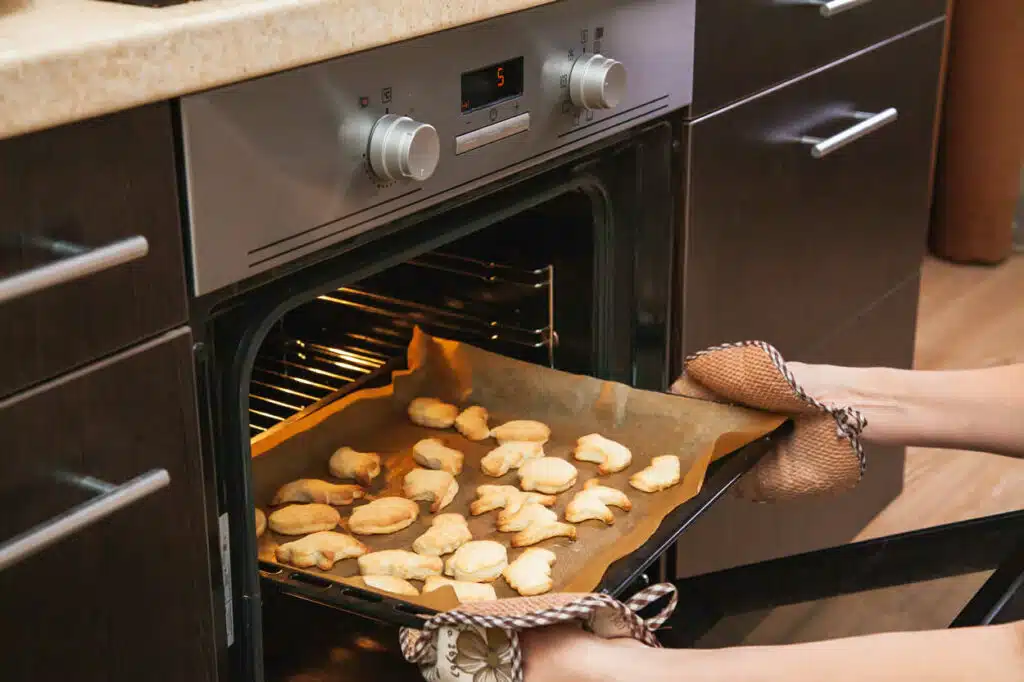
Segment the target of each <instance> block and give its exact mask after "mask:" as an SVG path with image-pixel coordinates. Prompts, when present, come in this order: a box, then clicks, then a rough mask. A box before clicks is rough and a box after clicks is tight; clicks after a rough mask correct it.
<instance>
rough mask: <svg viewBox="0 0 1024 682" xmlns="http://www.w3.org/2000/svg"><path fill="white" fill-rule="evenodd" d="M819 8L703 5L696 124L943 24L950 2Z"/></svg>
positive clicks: (807, 1)
mask: <svg viewBox="0 0 1024 682" xmlns="http://www.w3.org/2000/svg"><path fill="white" fill-rule="evenodd" d="M826 4H828V5H830V6H833V7H836V6H839V5H840V4H842V3H836V2H832V3H825V2H817V1H816V0H701V1H700V2H698V3H697V19H696V21H697V24H696V26H697V38H696V44H695V46H694V85H693V106H692V112H693V116H694V117H696V116H700V115H702V114H705V113H707V112H709V111H711V110H713V109H716V108H718V107H720V106H722V105H724V104H728V103H729V102H733V101H735V100H738V99H741V98H743V97H746V96H748V95H752V94H754V93H756V92H760V91H761V90H764V89H765V88H768V87H770V86H772V85H775V84H777V83H781V82H782V81H785V80H789V79H790V78H795V77H796V76H799V75H800V74H802V73H806V72H807V71H810V70H812V69H815V68H817V67H821V66H824V65H826V64H829V63H831V62H833V61H835V60H837V59H840V58H842V57H845V56H847V55H849V54H851V53H853V52H856V51H857V50H862V49H865V48H868V47H870V46H872V45H874V44H875V43H877V42H879V41H881V40H885V39H887V38H890V37H893V36H896V35H899V34H900V33H903V32H904V31H909V30H911V29H912V28H914V27H915V26H920V25H921V24H923V23H925V22H927V21H929V20H932V19H935V18H936V17H940V16H942V15H943V14H944V13H945V11H946V0H868V1H867V2H862V3H856V2H847V3H846V4H845V6H847V7H849V9H846V10H845V11H841V12H839V13H837V14H834V15H832V16H827V17H826V16H823V12H824V10H823V9H822V7H823V6H824V5H826Z"/></svg>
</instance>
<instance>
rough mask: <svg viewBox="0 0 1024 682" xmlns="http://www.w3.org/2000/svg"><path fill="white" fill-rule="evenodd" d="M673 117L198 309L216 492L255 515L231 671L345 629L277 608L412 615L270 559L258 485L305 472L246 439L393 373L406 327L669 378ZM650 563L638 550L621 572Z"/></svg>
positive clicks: (252, 671)
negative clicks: (300, 631) (306, 629)
mask: <svg viewBox="0 0 1024 682" xmlns="http://www.w3.org/2000/svg"><path fill="white" fill-rule="evenodd" d="M680 135H681V125H680V124H679V123H678V122H677V121H674V120H661V121H657V122H653V123H651V124H649V125H646V126H643V127H642V128H639V129H635V130H632V131H630V132H628V133H626V134H623V135H620V136H618V137H614V138H609V139H608V140H605V141H603V142H601V143H598V144H595V145H593V146H591V147H588V148H586V149H582V150H579V151H577V152H572V153H570V154H567V155H565V156H563V157H560V158H557V159H553V160H551V161H549V162H546V163H544V164H541V165H538V166H537V167H536V168H535V169H533V170H531V171H530V172H528V173H519V174H516V175H514V176H510V177H508V178H506V179H504V180H499V181H496V182H492V183H489V184H487V185H485V186H482V187H480V188H479V189H476V190H473V191H471V192H469V193H467V194H465V195H463V196H461V197H458V198H457V199H453V200H451V201H449V202H447V203H446V204H443V205H440V206H438V207H435V208H433V209H428V210H425V211H423V212H421V213H419V214H416V215H413V216H409V217H408V218H404V219H400V220H397V221H395V222H394V223H390V224H387V225H385V226H383V227H380V228H377V229H375V230H374V231H373V234H372V235H370V234H367V235H364V236H358V237H354V238H353V239H351V240H350V242H348V243H346V244H343V245H340V246H339V247H338V248H336V249H333V250H325V251H324V252H323V253H319V254H316V255H315V256H312V257H310V258H309V259H307V260H306V261H305V262H300V263H296V264H294V265H293V266H289V267H287V268H283V269H281V270H280V271H277V272H274V273H271V274H270V275H269V276H267V277H266V278H265V279H260V278H254V281H253V283H251V284H248V286H246V287H242V288H238V289H236V290H234V291H230V292H226V293H225V294H224V295H223V296H220V297H212V298H210V299H207V300H206V301H204V302H203V306H205V307H202V308H201V309H198V310H197V312H195V313H194V314H195V315H196V316H197V317H198V318H202V319H205V320H207V322H204V323H202V328H203V329H204V334H203V337H201V338H199V339H197V341H198V342H199V343H200V345H206V346H207V347H208V348H209V350H208V352H207V354H206V355H201V356H200V359H199V360H198V362H199V363H200V365H201V366H205V370H203V371H202V372H201V374H202V376H205V377H207V379H205V380H204V381H206V382H208V384H207V386H208V387H207V388H206V389H205V390H206V391H207V393H208V395H209V396H210V398H211V400H212V401H213V404H214V405H215V407H214V410H213V413H212V417H211V428H210V432H209V434H208V438H209V439H210V441H211V443H212V445H211V447H212V449H213V451H214V452H216V453H217V460H216V467H217V472H218V476H217V480H218V490H217V494H218V496H219V498H220V499H221V500H222V504H223V508H226V509H228V510H229V513H230V518H232V519H234V518H242V519H246V522H244V523H239V524H235V523H232V524H230V528H229V530H230V542H229V543H228V550H227V551H229V552H230V564H231V569H230V581H231V591H230V592H226V593H225V598H226V600H227V607H228V609H229V611H230V612H231V613H232V614H233V615H232V616H231V617H232V620H233V631H234V637H235V645H234V646H233V647H230V651H229V655H228V660H227V661H226V665H227V666H228V667H229V668H230V669H231V670H232V671H234V672H233V675H238V676H239V677H240V678H242V679H256V680H260V679H267V680H275V679H296V676H298V677H300V678H301V677H302V676H303V675H304V674H305V673H306V672H309V671H314V670H323V669H324V668H325V666H327V667H332V668H333V669H337V666H335V665H334V664H333V663H332V662H331V661H332V658H331V657H332V656H336V655H340V654H338V651H339V646H342V645H340V644H338V641H339V640H338V638H337V637H330V638H323V637H320V638H314V637H300V636H296V633H295V632H294V631H293V630H292V629H291V628H288V627H277V626H276V625H275V624H279V623H281V619H282V618H286V619H287V621H288V622H295V621H296V620H297V619H299V620H301V619H302V618H308V619H309V620H310V622H312V621H317V622H321V621H323V622H330V623H335V624H338V625H337V627H341V628H342V629H345V630H346V631H347V632H356V631H357V630H362V629H366V628H371V629H373V628H377V630H379V631H380V632H383V633H385V634H384V635H381V637H377V638H376V640H374V641H384V640H387V642H388V644H387V646H391V644H394V642H393V641H392V640H394V639H395V637H394V636H393V635H394V627H395V625H396V624H397V623H401V622H402V621H401V620H400V619H398V620H396V619H395V618H394V617H391V616H394V615H395V614H394V606H393V605H391V606H388V605H387V604H384V605H382V604H381V603H380V602H381V599H380V596H379V595H376V594H375V593H367V592H365V591H362V590H356V589H355V588H349V587H347V586H344V585H342V584H340V583H337V582H335V581H328V580H325V579H324V578H323V577H320V576H317V574H316V571H317V569H309V570H295V569H289V568H287V567H284V566H281V565H278V564H276V563H273V562H270V561H266V558H267V557H266V556H264V557H263V559H264V560H262V561H261V560H260V558H259V557H258V554H259V552H258V548H257V546H256V544H257V543H256V542H255V536H254V533H253V526H252V516H253V506H254V500H255V499H256V495H255V493H254V491H256V490H266V489H268V488H270V489H274V488H276V487H277V486H280V485H283V484H284V483H287V482H288V481H289V480H292V479H293V478H294V477H295V476H292V477H291V478H286V479H285V480H279V479H280V478H281V471H280V470H279V469H280V468H279V467H276V466H271V467H261V462H260V459H261V458H260V457H259V456H255V457H251V456H249V455H251V454H252V453H254V452H255V453H258V452H259V451H260V450H261V445H260V442H261V441H264V440H265V439H266V440H267V441H268V442H271V441H280V440H285V441H288V443H286V444H291V442H298V440H299V439H292V438H291V437H290V436H291V434H292V431H291V430H289V427H290V426H291V425H294V424H295V422H296V421H298V420H302V419H303V418H305V417H307V416H308V415H310V414H312V413H314V412H315V411H316V410H318V409H321V408H323V407H324V406H325V405H327V404H329V403H331V402H333V401H336V400H338V399H340V398H341V397H343V396H345V395H347V394H348V393H350V392H352V391H354V390H357V389H360V388H364V387H372V386H377V385H386V384H387V383H388V382H389V381H390V377H391V373H392V372H393V371H394V370H395V369H399V368H402V367H403V366H404V363H405V356H406V350H407V346H408V343H409V341H410V339H411V337H412V333H413V330H414V328H415V327H417V326H419V327H420V328H422V329H423V330H424V331H425V332H427V333H429V334H432V335H435V336H439V337H443V338H450V339H455V340H459V341H463V342H466V343H470V344H473V345H475V346H478V347H481V348H483V349H485V350H489V351H492V352H496V353H500V354H502V355H506V356H510V357H514V358H516V359H520V360H524V361H528V362H532V363H537V364H541V365H545V366H550V367H553V368H556V369H560V370H564V371H568V372H573V373H579V374H587V375H591V376H597V377H600V378H604V379H609V380H614V381H621V382H624V383H629V384H632V385H635V386H639V387H642V388H647V389H653V390H664V389H666V388H667V381H668V379H667V377H668V375H669V372H670V368H669V366H668V362H669V360H668V358H669V339H670V329H671V325H670V314H669V310H670V302H671V290H672V284H673V282H672V274H673V263H674V261H675V255H674V253H675V251H674V250H675V238H674V233H673V230H674V228H675V224H676V221H675V218H676V208H675V205H676V204H675V201H674V197H675V194H676V188H677V187H678V186H679V180H678V178H679V177H680V173H681V168H680V164H679V162H678V160H677V157H675V155H673V154H672V153H671V150H672V149H673V141H674V140H678V139H679V137H680ZM261 277H262V276H261ZM235 434H238V435H237V436H236V435H235ZM239 436H241V437H242V438H244V440H241V439H239V440H235V439H236V438H239ZM285 436H287V438H285ZM277 459H278V460H280V459H281V458H277ZM246 462H248V463H246ZM289 475H290V474H289ZM325 475H326V474H325V473H322V474H320V477H323V476H325ZM221 523H222V524H223V523H224V519H223V517H222V518H221ZM270 558H271V559H273V556H272V554H271V557H270ZM651 560H652V561H653V558H652V559H651ZM648 564H649V562H648V563H644V564H643V567H642V568H640V567H639V564H637V566H638V567H637V568H635V570H634V567H633V565H632V564H631V565H630V567H629V570H628V571H624V574H626V578H625V579H626V580H632V576H633V575H634V573H636V574H639V573H640V572H641V571H643V570H646V567H647V566H648ZM616 577H618V576H616ZM232 595H234V596H232ZM395 603H397V604H402V602H398V601H397V600H396V601H395ZM385 607H386V608H385ZM388 609H391V610H390V611H389V610H388ZM293 612H299V613H306V616H299V615H290V614H292V613H293ZM353 614H355V615H353ZM411 615H415V613H410V612H407V613H405V618H406V619H407V620H408V619H409V618H410V616H411ZM375 622H376V623H377V625H374V623H375ZM344 623H348V624H347V625H342V624H344ZM381 623H383V625H381ZM380 628H383V630H380ZM375 631H376V630H375ZM388 633H390V634H388ZM353 637H354V635H353ZM371 639H372V638H371ZM369 641H370V640H368V639H365V638H364V639H360V640H359V642H362V644H359V642H356V643H355V644H353V646H354V647H355V649H351V648H350V649H351V650H352V651H355V650H356V649H359V647H360V646H363V645H365V646H366V647H369V649H367V650H365V651H363V650H362V649H359V651H361V652H362V653H364V654H365V653H367V652H369V655H374V654H373V652H374V651H376V649H374V647H378V645H377V644H372V645H371V644H368V643H367V642H369ZM353 642H355V640H353ZM380 646H384V645H380ZM342 648H344V647H342ZM285 652H287V655H285ZM332 652H334V653H332ZM392 653H395V654H396V655H397V652H392ZM389 655H390V654H389ZM342 667H344V668H346V669H347V670H352V667H351V666H342ZM357 667H358V666H357ZM343 677H344V676H343ZM324 679H335V678H334V677H328V678H324ZM339 679H340V678H339Z"/></svg>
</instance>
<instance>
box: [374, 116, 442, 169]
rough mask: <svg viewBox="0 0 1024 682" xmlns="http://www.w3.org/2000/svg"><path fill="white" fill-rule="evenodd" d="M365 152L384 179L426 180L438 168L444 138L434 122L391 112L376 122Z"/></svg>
mask: <svg viewBox="0 0 1024 682" xmlns="http://www.w3.org/2000/svg"><path fill="white" fill-rule="evenodd" d="M366 155H367V157H369V160H370V169H371V170H372V171H373V173H374V175H376V176H377V177H378V178H380V179H381V180H402V179H405V178H409V179H411V180H416V181H419V182H423V181H424V180H426V179H427V178H429V177H430V176H431V175H433V174H434V170H435V169H436V168H437V162H438V161H439V160H440V158H441V140H440V138H438V136H437V130H435V129H434V126H432V125H429V124H427V123H420V122H419V121H414V120H412V119H411V118H409V117H408V116H398V115H396V114H388V115H386V116H381V117H380V118H379V119H377V122H376V123H375V124H374V125H373V130H372V131H371V132H370V144H369V148H368V149H367V152H366Z"/></svg>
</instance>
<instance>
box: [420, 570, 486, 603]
mask: <svg viewBox="0 0 1024 682" xmlns="http://www.w3.org/2000/svg"><path fill="white" fill-rule="evenodd" d="M445 585H448V586H450V587H451V588H452V589H453V590H455V597H456V598H457V599H458V600H459V602H461V603H463V604H468V603H469V602H476V601H495V600H496V599H497V598H498V594H497V593H496V592H495V591H494V586H493V585H488V584H487V583H467V582H464V581H461V580H452V579H451V578H444V577H442V576H439V575H432V576H430V577H428V578H427V580H426V582H424V583H423V594H426V593H427V592H433V591H434V590H439V589H441V588H442V587H444V586H445Z"/></svg>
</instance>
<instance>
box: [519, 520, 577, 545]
mask: <svg viewBox="0 0 1024 682" xmlns="http://www.w3.org/2000/svg"><path fill="white" fill-rule="evenodd" d="M551 538H568V539H570V540H575V539H576V526H574V525H572V524H571V523H562V522H561V521H555V522H553V523H531V524H530V525H529V526H527V527H526V528H525V529H524V530H521V531H519V532H518V533H516V534H515V535H513V536H512V546H513V547H528V546H529V545H536V544H537V543H538V542H543V541H544V540H550V539H551Z"/></svg>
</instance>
